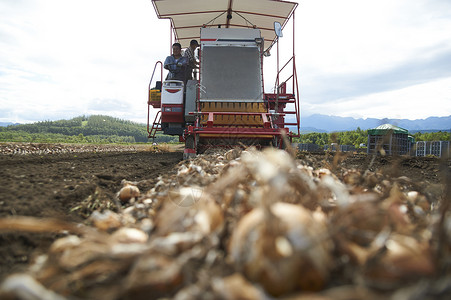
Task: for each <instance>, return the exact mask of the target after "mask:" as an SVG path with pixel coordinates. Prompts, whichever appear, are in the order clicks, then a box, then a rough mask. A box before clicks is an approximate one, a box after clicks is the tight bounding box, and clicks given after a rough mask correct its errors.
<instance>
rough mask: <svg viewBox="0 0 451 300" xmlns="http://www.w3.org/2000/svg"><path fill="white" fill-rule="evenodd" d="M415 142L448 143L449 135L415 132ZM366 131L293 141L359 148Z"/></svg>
mask: <svg viewBox="0 0 451 300" xmlns="http://www.w3.org/2000/svg"><path fill="white" fill-rule="evenodd" d="M411 136H412V137H413V138H414V141H415V142H420V141H449V140H450V133H449V132H446V131H438V132H425V133H421V132H416V133H414V134H412V135H411ZM367 140H368V130H362V129H360V128H359V127H358V128H357V129H356V130H352V131H343V132H332V133H326V132H311V133H306V134H301V136H300V137H299V138H296V139H294V142H296V143H306V144H316V145H318V146H320V147H323V146H324V145H330V144H332V143H337V144H339V145H353V146H354V147H356V148H359V147H360V145H361V144H365V145H366V143H367Z"/></svg>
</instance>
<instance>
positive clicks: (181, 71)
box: [164, 43, 189, 83]
mask: <svg viewBox="0 0 451 300" xmlns="http://www.w3.org/2000/svg"><path fill="white" fill-rule="evenodd" d="M188 62H189V61H188V58H187V57H184V56H182V46H181V45H180V44H179V43H174V44H173V45H172V55H170V56H168V57H166V59H165V61H164V68H165V69H167V70H169V73H168V76H167V77H166V80H169V79H172V80H180V81H183V82H184V83H186V80H187V79H188V78H187V76H186V72H187V66H188Z"/></svg>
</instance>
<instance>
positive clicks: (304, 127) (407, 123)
mask: <svg viewBox="0 0 451 300" xmlns="http://www.w3.org/2000/svg"><path fill="white" fill-rule="evenodd" d="M287 119H288V120H287V121H289V122H294V120H289V119H290V118H287ZM386 123H389V124H392V125H396V126H398V127H401V128H404V129H407V130H408V131H409V132H411V133H415V132H418V131H424V132H426V131H449V130H451V115H450V116H447V117H429V118H427V119H417V120H408V119H376V118H368V119H362V118H360V119H355V118H352V117H337V116H327V115H321V114H314V115H310V116H307V117H301V133H309V132H334V131H351V130H356V129H357V128H360V129H362V130H367V129H371V128H375V127H377V126H379V125H382V124H386ZM8 125H18V123H11V122H0V126H8ZM290 127H292V126H290ZM290 129H291V130H295V128H290Z"/></svg>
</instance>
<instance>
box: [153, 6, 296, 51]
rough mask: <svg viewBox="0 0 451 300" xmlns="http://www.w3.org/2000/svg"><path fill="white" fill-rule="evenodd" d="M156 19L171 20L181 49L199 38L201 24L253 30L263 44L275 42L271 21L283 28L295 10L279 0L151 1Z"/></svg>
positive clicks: (294, 7)
mask: <svg viewBox="0 0 451 300" xmlns="http://www.w3.org/2000/svg"><path fill="white" fill-rule="evenodd" d="M152 3H153V6H154V8H155V11H156V13H157V16H158V18H160V19H171V22H172V27H173V28H174V32H175V38H176V40H178V41H179V42H180V43H181V44H182V47H188V45H189V42H190V40H192V39H196V40H199V38H200V28H201V27H202V26H204V25H206V26H207V27H208V26H215V27H216V26H218V25H221V27H222V28H246V27H249V28H252V27H253V26H255V27H256V28H258V29H260V30H261V34H262V37H263V38H264V40H265V41H266V42H272V41H273V40H274V39H275V33H274V22H276V21H277V22H279V23H281V24H282V26H285V24H286V23H287V21H288V19H289V18H290V17H291V15H292V14H293V12H294V10H295V9H296V7H297V5H298V4H297V3H296V2H289V1H283V0H152Z"/></svg>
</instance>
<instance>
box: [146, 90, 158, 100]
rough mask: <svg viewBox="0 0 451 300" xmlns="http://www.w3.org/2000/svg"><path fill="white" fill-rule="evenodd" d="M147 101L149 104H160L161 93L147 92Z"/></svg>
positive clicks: (156, 91)
mask: <svg viewBox="0 0 451 300" xmlns="http://www.w3.org/2000/svg"><path fill="white" fill-rule="evenodd" d="M149 101H150V102H160V101H161V91H160V90H149Z"/></svg>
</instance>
